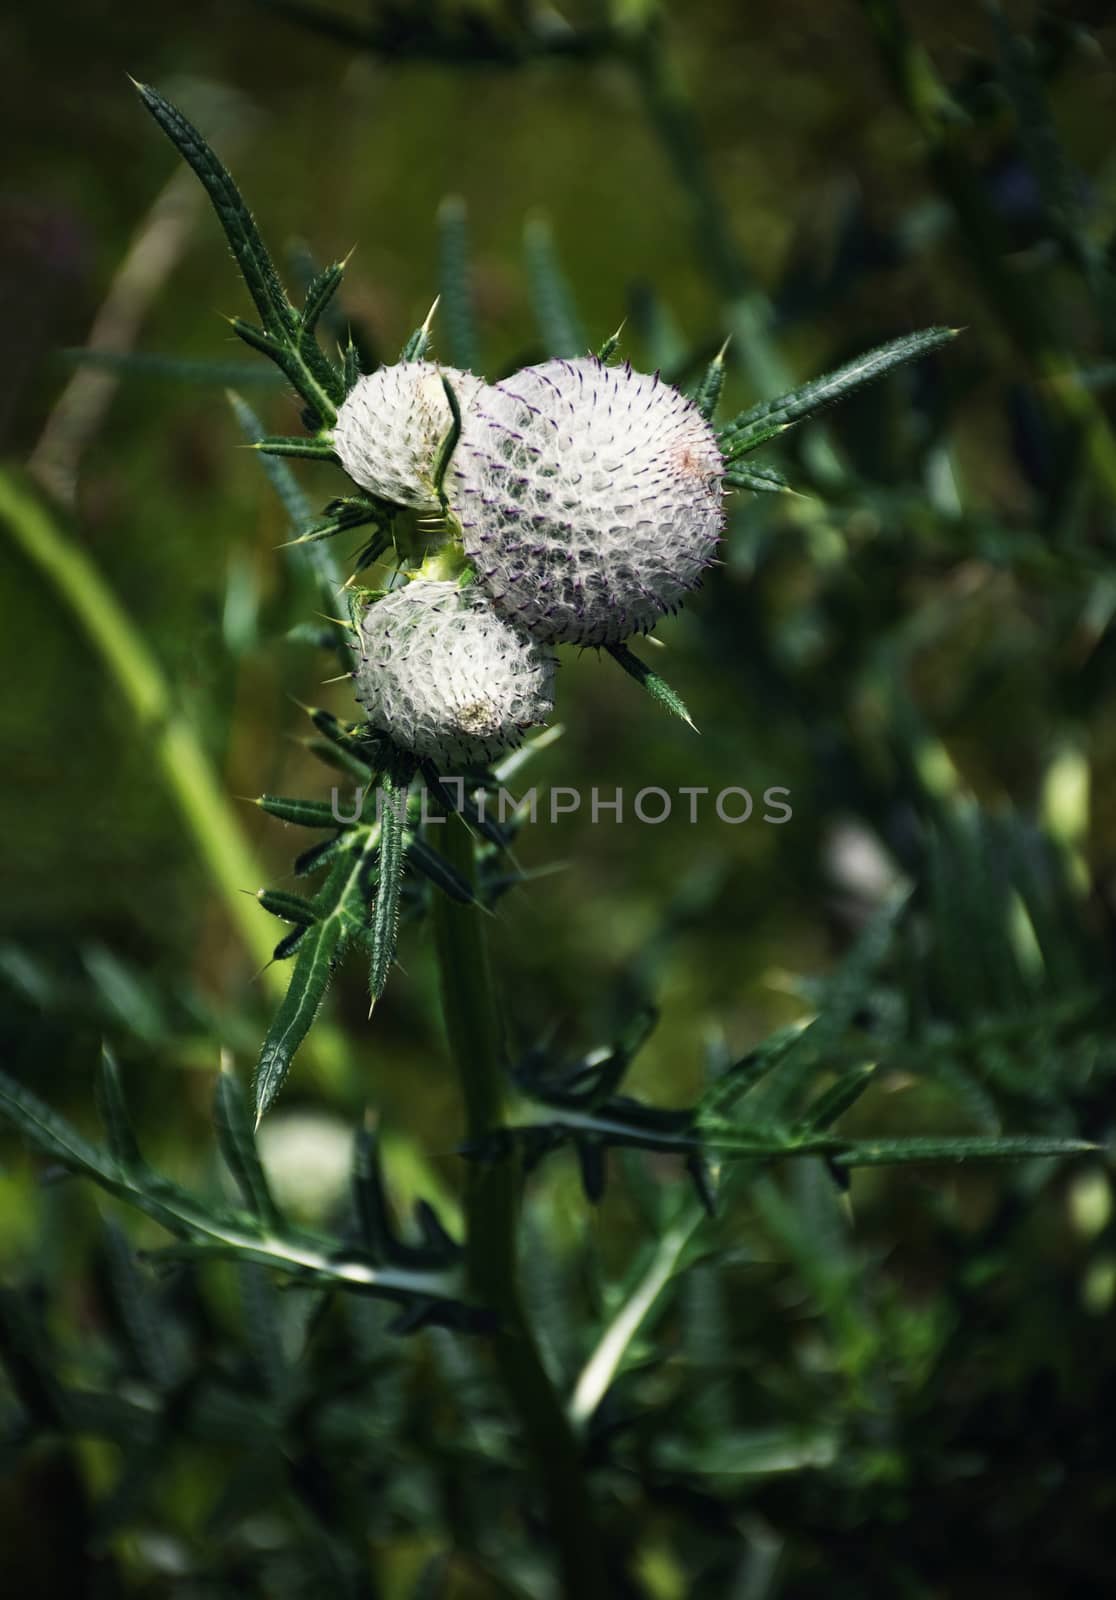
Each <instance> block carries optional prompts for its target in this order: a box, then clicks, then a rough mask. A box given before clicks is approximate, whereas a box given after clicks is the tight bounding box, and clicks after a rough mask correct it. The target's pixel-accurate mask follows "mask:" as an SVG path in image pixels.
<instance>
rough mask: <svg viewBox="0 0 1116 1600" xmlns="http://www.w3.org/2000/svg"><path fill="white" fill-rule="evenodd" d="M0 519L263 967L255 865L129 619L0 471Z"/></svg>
mask: <svg viewBox="0 0 1116 1600" xmlns="http://www.w3.org/2000/svg"><path fill="white" fill-rule="evenodd" d="M0 522H3V523H4V524H6V526H7V528H8V531H9V533H10V534H11V535H12V538H13V540H14V541H15V543H16V545H17V546H18V547H19V549H20V550H22V552H23V554H24V555H25V556H26V557H27V558H28V560H29V561H31V562H32V563H33V565H34V566H36V567H37V568H38V570H39V571H40V572H41V573H42V575H43V576H44V577H45V578H46V579H47V581H48V582H49V583H50V584H51V586H52V587H53V588H54V590H55V591H56V592H57V593H58V594H59V595H60V596H61V597H62V599H63V600H64V601H65V603H66V605H67V606H68V607H69V608H70V610H71V611H72V612H73V613H74V615H75V616H76V617H77V619H78V621H79V622H80V623H81V625H82V627H83V628H84V630H85V632H86V635H87V636H88V638H89V640H90V642H91V643H92V644H93V646H94V648H95V649H96V650H97V652H98V653H99V655H100V656H101V659H102V660H103V661H104V663H105V665H106V666H107V667H108V669H109V671H110V673H111V674H112V676H113V678H114V679H115V680H116V684H117V686H118V688H119V689H120V691H121V693H122V694H123V696H124V698H125V700H126V701H127V703H128V705H129V707H130V709H131V711H132V714H133V716H134V719H135V722H136V725H137V728H138V729H139V731H140V733H141V734H142V735H146V737H147V738H148V739H149V740H150V743H151V748H152V751H153V753H154V756H155V759H156V761H157V762H158V764H159V767H160V769H161V771H162V776H163V781H164V783H165V784H166V786H167V788H168V790H169V791H170V793H171V794H172V796H173V797H174V800H175V802H176V804H177V806H178V809H179V812H180V813H181V816H182V819H183V821H184V823H185V824H186V827H187V828H188V830H189V832H190V834H191V836H192V837H193V840H194V843H195V845H196V846H197V850H198V853H199V855H200V856H201V858H202V860H203V861H204V863H205V865H206V868H207V869H208V872H209V875H210V877H211V878H212V879H213V882H214V883H215V884H216V886H217V888H218V890H219V891H220V893H221V898H222V900H223V901H224V904H225V909H226V911H227V913H228V916H229V919H230V921H231V922H232V923H233V924H234V926H235V927H236V929H237V931H238V932H239V934H240V935H241V937H242V938H243V940H244V942H245V944H246V945H247V947H248V949H249V950H250V951H251V952H252V955H253V957H254V958H255V959H256V960H257V961H259V962H261V963H263V962H267V961H270V958H271V949H272V945H273V944H274V942H275V935H274V930H273V927H272V923H271V919H270V918H269V917H268V916H267V915H266V913H264V912H262V911H261V910H260V907H259V906H258V905H257V903H256V901H255V900H254V899H253V898H252V896H251V895H247V894H245V893H244V891H245V890H246V889H253V888H255V887H257V886H258V885H259V884H260V883H261V882H262V881H263V879H262V876H261V872H260V867H259V864H258V862H257V861H256V859H255V857H254V855H253V854H252V851H251V849H250V848H249V846H248V844H247V841H246V840H245V839H244V836H243V834H242V833H241V830H240V828H239V826H238V825H237V822H236V818H235V817H234V816H233V815H232V813H231V811H230V809H229V806H228V802H227V800H226V797H225V795H224V794H223V793H222V791H221V788H220V785H219V784H218V782H217V779H216V777H215V775H214V772H213V769H212V767H211V765H210V763H209V759H208V757H207V756H206V754H205V751H204V750H203V749H202V747H201V745H200V744H199V742H198V739H197V736H196V734H195V733H194V730H193V728H192V727H191V726H190V723H189V722H188V720H187V719H186V717H185V716H183V714H182V712H181V711H180V710H179V708H178V707H177V705H176V704H175V701H174V697H173V695H172V694H171V690H170V686H169V684H168V683H167V680H166V678H165V677H164V676H163V673H162V670H161V669H160V667H159V665H158V663H157V662H156V661H155V660H154V658H153V657H152V656H151V655H150V653H149V652H148V649H147V646H146V645H145V643H144V641H143V639H142V638H141V637H140V635H139V633H138V632H137V631H136V629H135V627H134V626H133V624H132V621H131V619H130V618H129V617H128V615H127V613H126V612H125V611H124V609H123V607H122V606H121V605H120V602H119V601H118V600H117V598H116V596H115V595H114V594H113V592H112V590H111V589H110V588H109V587H108V585H107V584H106V583H105V580H104V578H103V577H102V576H101V574H100V573H99V572H98V571H97V568H96V567H95V566H94V565H93V563H92V561H90V559H89V557H88V556H87V555H86V553H85V551H84V550H82V549H81V548H80V546H78V545H76V544H74V543H73V542H72V541H71V540H70V539H69V538H68V537H67V535H66V533H65V532H64V531H63V529H62V528H61V526H60V525H59V524H58V522H57V521H56V520H55V518H54V516H53V515H52V513H51V511H50V510H49V509H48V507H47V506H46V505H45V504H44V502H43V501H42V500H41V499H40V498H39V497H38V495H37V494H36V493H35V492H34V491H32V490H31V489H30V488H29V487H28V486H27V485H26V484H25V483H24V482H23V481H22V480H21V479H20V478H19V477H18V476H17V475H16V474H15V473H14V472H12V471H10V470H0ZM265 982H266V983H267V985H268V987H269V989H271V990H272V992H273V993H274V994H275V995H277V996H281V995H282V993H283V992H284V990H285V988H286V974H285V972H284V970H283V969H282V968H281V967H278V966H272V967H269V968H268V970H267V973H266V974H265Z"/></svg>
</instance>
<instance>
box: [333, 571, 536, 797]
mask: <svg viewBox="0 0 1116 1600" xmlns="http://www.w3.org/2000/svg"><path fill="white" fill-rule="evenodd" d="M356 695H357V699H358V700H359V701H360V703H361V705H362V706H363V707H364V709H365V711H366V712H367V713H368V720H369V722H370V723H371V724H372V726H373V727H375V728H379V729H381V730H382V731H383V732H384V733H386V734H388V735H390V737H391V738H392V740H393V741H394V742H395V743H396V744H397V745H399V746H400V747H401V748H403V749H405V750H412V751H414V753H415V754H416V755H418V756H426V757H428V758H429V759H430V760H432V761H433V762H434V763H435V764H436V765H437V766H438V767H439V768H440V769H441V770H443V771H447V770H451V769H452V768H453V767H454V766H458V765H464V766H472V765H478V766H479V765H484V764H486V763H487V762H489V761H491V760H492V759H493V758H494V757H495V756H497V755H499V754H500V752H501V751H503V750H507V749H509V748H510V747H511V746H513V745H516V744H518V743H519V741H520V738H521V736H522V734H523V731H524V729H526V728H529V727H531V726H533V725H534V724H536V723H541V722H545V721H546V720H547V718H548V717H549V716H550V714H551V712H552V711H553V710H554V658H553V656H551V655H550V654H549V653H548V652H547V651H546V650H544V649H542V648H540V646H539V645H538V644H537V643H536V642H535V640H533V639H531V638H529V637H528V636H527V635H526V634H525V633H524V632H523V631H522V630H521V629H519V628H517V627H515V626H514V624H513V623H511V622H509V621H508V619H507V618H506V617H502V616H501V615H500V614H499V613H498V612H497V611H496V610H495V609H494V608H493V606H492V603H491V601H490V600H489V599H488V597H487V595H485V594H484V593H483V592H482V591H481V590H480V589H478V588H476V586H475V585H472V586H470V587H468V588H465V589H460V588H458V586H457V584H456V583H445V582H441V581H435V580H432V579H426V578H416V579H414V580H413V581H412V582H411V583H408V584H407V585H406V586H405V587H404V588H402V589H395V590H393V591H392V592H391V593H390V594H387V595H385V596H384V598H383V599H382V600H379V601H377V602H376V603H375V604H374V605H372V606H370V607H369V608H368V610H367V612H366V613H365V615H364V619H363V622H362V624H361V633H360V662H359V664H358V666H357V670H356Z"/></svg>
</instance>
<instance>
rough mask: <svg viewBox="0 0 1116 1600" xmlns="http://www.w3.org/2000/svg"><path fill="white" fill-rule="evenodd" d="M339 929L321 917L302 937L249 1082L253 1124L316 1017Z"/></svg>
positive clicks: (337, 950)
mask: <svg viewBox="0 0 1116 1600" xmlns="http://www.w3.org/2000/svg"><path fill="white" fill-rule="evenodd" d="M342 933H343V930H342V927H341V924H340V922H339V921H338V920H337V919H336V918H335V917H325V918H323V919H322V921H321V922H319V923H317V925H316V926H315V927H313V928H310V929H309V930H308V931H307V933H306V934H305V936H304V937H303V939H302V941H301V943H300V946H299V951H298V956H297V958H296V960H295V968H294V971H293V973H292V974H291V981H290V984H289V986H288V988H287V993H286V995H285V996H284V999H283V1003H282V1005H280V1007H279V1010H278V1011H277V1012H276V1013H275V1018H274V1020H273V1022H272V1024H271V1027H270V1028H269V1029H268V1030H267V1037H266V1038H265V1040H264V1042H263V1048H262V1049H261V1051H260V1058H259V1061H258V1062H257V1064H256V1074H255V1079H254V1081H253V1095H254V1098H255V1102H256V1125H257V1126H259V1123H260V1120H261V1118H262V1117H263V1116H264V1115H265V1114H266V1112H267V1111H268V1110H269V1109H270V1107H271V1105H272V1103H273V1102H274V1100H275V1096H276V1095H277V1094H278V1093H279V1090H280V1089H281V1088H282V1087H283V1082H284V1080H285V1078H286V1076H287V1073H288V1072H289V1071H290V1068H291V1061H292V1060H293V1058H294V1054H295V1051H296V1050H297V1049H298V1047H299V1045H300V1044H301V1043H302V1041H303V1039H305V1037H306V1035H307V1033H309V1031H310V1026H311V1024H312V1022H313V1021H314V1018H315V1017H316V1016H317V1014H318V1011H319V1008H320V1007H321V1003H322V1001H323V1000H324V999H325V993H326V990H327V988H328V987H329V980H330V978H331V977H332V975H333V964H334V962H335V961H336V959H337V957H338V956H339V954H340V951H341V943H342Z"/></svg>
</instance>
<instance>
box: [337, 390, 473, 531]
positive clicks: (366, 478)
mask: <svg viewBox="0 0 1116 1600" xmlns="http://www.w3.org/2000/svg"><path fill="white" fill-rule="evenodd" d="M443 374H444V375H445V376H446V378H447V379H448V380H449V382H450V384H451V385H452V386H453V391H454V394H455V395H456V397H457V402H458V405H459V406H460V407H461V410H462V412H463V413H464V412H465V411H467V410H468V408H469V406H470V405H471V404H472V402H473V400H474V399H475V397H476V395H477V393H478V391H479V390H480V389H482V388H483V387H484V384H483V382H482V380H481V379H480V378H477V377H474V375H473V374H472V373H471V372H459V371H458V370H457V368H456V367H440V366H437V365H436V364H435V363H434V362H431V361H406V362H400V363H399V364H398V365H397V366H394V367H380V368H378V369H377V371H375V372H372V373H369V374H368V376H367V377H364V378H359V379H358V380H357V382H356V384H355V385H354V387H353V388H352V389H351V390H350V392H349V394H348V396H347V397H346V399H345V401H344V403H343V404H342V406H341V409H340V410H339V411H338V413H337V421H336V423H335V424H334V428H333V447H334V449H335V450H336V451H337V454H338V456H340V458H341V465H342V466H343V467H344V469H345V471H346V472H347V473H348V474H349V477H350V478H352V480H353V482H354V483H358V484H359V485H360V487H361V488H362V489H368V490H370V491H371V492H372V493H373V494H378V495H380V496H381V497H382V498H383V499H384V500H391V501H393V502H394V503H395V504H396V505H401V506H413V507H414V508H415V509H416V510H417V511H437V510H438V509H439V501H438V495H437V491H436V489H435V485H434V472H435V468H436V466H437V461H438V451H439V448H440V446H441V443H442V440H443V439H444V438H445V437H446V435H447V433H448V432H449V430H450V426H451V424H452V422H453V416H452V413H451V411H450V406H449V401H448V400H447V399H446V392H445V389H444V388H443V387H442V375H443Z"/></svg>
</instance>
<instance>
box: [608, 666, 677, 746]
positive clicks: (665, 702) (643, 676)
mask: <svg viewBox="0 0 1116 1600" xmlns="http://www.w3.org/2000/svg"><path fill="white" fill-rule="evenodd" d="M605 649H606V650H607V651H608V653H609V655H610V656H611V657H612V659H613V660H614V661H616V662H618V663H619V664H620V666H622V667H623V669H624V671H625V672H626V673H627V674H628V676H629V677H631V678H634V679H635V681H636V682H637V683H638V684H639V685H640V687H641V688H644V689H646V690H647V693H648V694H649V695H650V696H651V698H652V699H653V700H657V701H658V702H659V704H660V705H661V706H664V707H665V708H666V710H667V711H669V712H670V713H671V715H672V716H675V717H679V718H680V719H681V720H682V721H683V722H685V723H688V724H689V726H690V727H691V728H693V730H694V732H695V733H696V732H697V731H698V730H697V728H696V726H695V725H694V719H693V718H692V717H691V716H690V713H689V712H688V711H687V710H686V706H685V703H684V702H683V700H682V697H681V696H680V695H679V694H677V693H676V692H675V691H674V690H673V689H672V688H671V686H670V684H669V683H667V681H666V679H665V678H662V677H660V676H659V674H658V673H657V672H655V671H654V670H653V669H652V668H651V667H649V666H648V665H647V663H646V662H645V661H641V660H640V658H639V657H638V656H637V655H635V654H634V653H633V651H631V650H629V649H628V647H627V645H626V644H609V645H606V646H605Z"/></svg>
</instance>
